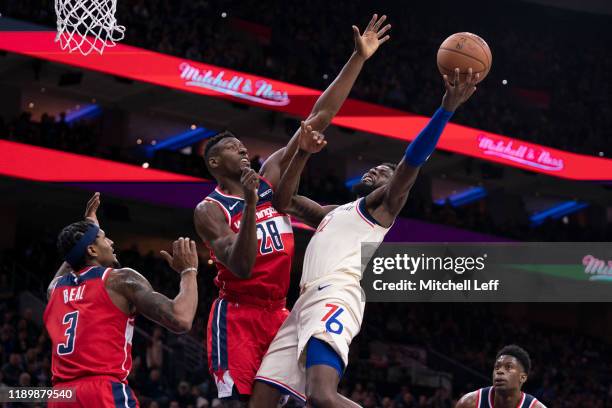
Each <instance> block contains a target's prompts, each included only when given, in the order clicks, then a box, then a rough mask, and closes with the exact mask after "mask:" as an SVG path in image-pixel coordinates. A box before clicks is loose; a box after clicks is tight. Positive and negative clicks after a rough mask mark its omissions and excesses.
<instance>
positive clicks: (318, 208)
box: [272, 122, 336, 227]
mask: <svg viewBox="0 0 612 408" xmlns="http://www.w3.org/2000/svg"><path fill="white" fill-rule="evenodd" d="M298 136H299V137H298V150H297V151H296V152H295V154H294V155H293V158H292V159H291V162H290V163H289V166H288V167H287V169H286V170H285V172H284V173H283V176H282V178H281V180H280V182H279V183H278V188H277V190H276V192H275V193H274V198H273V200H272V205H273V206H274V208H276V209H277V210H278V211H281V212H285V213H287V214H291V215H294V216H296V217H298V218H300V219H301V220H303V221H304V222H305V223H306V224H308V225H310V226H311V227H316V226H317V225H319V223H320V222H321V220H322V219H323V217H325V215H326V214H327V213H328V212H330V211H331V210H333V209H334V208H336V206H332V205H328V206H322V205H320V204H319V203H317V202H315V201H313V200H311V199H309V198H306V197H303V196H299V195H297V194H296V191H297V189H298V186H299V183H300V175H301V174H302V171H303V170H304V166H306V162H307V161H308V158H309V157H310V155H311V154H312V153H317V152H319V151H321V149H323V148H324V147H325V145H327V142H326V141H325V137H324V136H323V134H321V133H319V132H315V131H313V129H312V127H311V126H309V125H306V123H305V122H302V123H301V124H300V131H299V133H298Z"/></svg>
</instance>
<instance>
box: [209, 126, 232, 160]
mask: <svg viewBox="0 0 612 408" xmlns="http://www.w3.org/2000/svg"><path fill="white" fill-rule="evenodd" d="M228 137H236V136H235V135H234V134H233V133H232V132H230V131H229V130H224V131H223V132H221V133H217V134H216V135H215V136H213V137H211V138H210V139H209V140H208V143H206V148H205V149H204V160H205V161H206V165H207V166H208V157H209V155H210V151H211V150H212V148H213V147H215V146H216V145H217V144H218V143H219V142H220V141H222V140H223V139H227V138H228Z"/></svg>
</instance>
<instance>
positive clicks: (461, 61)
mask: <svg viewBox="0 0 612 408" xmlns="http://www.w3.org/2000/svg"><path fill="white" fill-rule="evenodd" d="M492 63H493V56H492V55H491V50H490V49H489V46H488V45H487V43H486V41H485V40H483V39H482V38H480V37H479V36H477V35H476V34H472V33H456V34H453V35H451V36H450V37H448V38H447V39H446V40H444V42H443V43H442V45H440V49H439V50H438V69H439V70H440V72H441V73H442V74H443V75H444V74H446V75H448V78H449V79H450V80H451V82H452V80H453V78H454V75H455V73H454V71H455V68H459V79H460V80H461V81H465V79H466V77H467V72H468V68H470V67H471V68H472V71H473V72H474V74H476V73H480V78H479V81H478V82H480V81H482V80H483V79H485V77H486V76H487V74H488V73H489V70H490V69H491V64H492Z"/></svg>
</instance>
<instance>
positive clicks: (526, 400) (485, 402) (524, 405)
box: [476, 387, 538, 408]
mask: <svg viewBox="0 0 612 408" xmlns="http://www.w3.org/2000/svg"><path fill="white" fill-rule="evenodd" d="M521 395H522V397H521V400H520V401H519V403H518V405H517V406H516V408H533V407H535V405H536V404H537V402H538V400H537V399H536V398H535V397H533V396H531V395H529V394H525V393H524V392H522V393H521ZM494 400H495V388H494V387H487V388H481V389H479V390H478V399H477V402H476V408H495V406H494V405H493V401H494Z"/></svg>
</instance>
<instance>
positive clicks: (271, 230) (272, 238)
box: [257, 221, 285, 255]
mask: <svg viewBox="0 0 612 408" xmlns="http://www.w3.org/2000/svg"><path fill="white" fill-rule="evenodd" d="M257 231H259V232H260V233H261V245H260V246H259V252H260V253H261V254H262V255H267V254H269V253H271V252H272V251H275V250H276V251H282V250H283V249H284V248H285V246H284V245H283V239H282V238H281V235H280V234H279V233H278V228H277V227H276V224H275V223H274V221H268V222H266V223H262V224H257Z"/></svg>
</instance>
